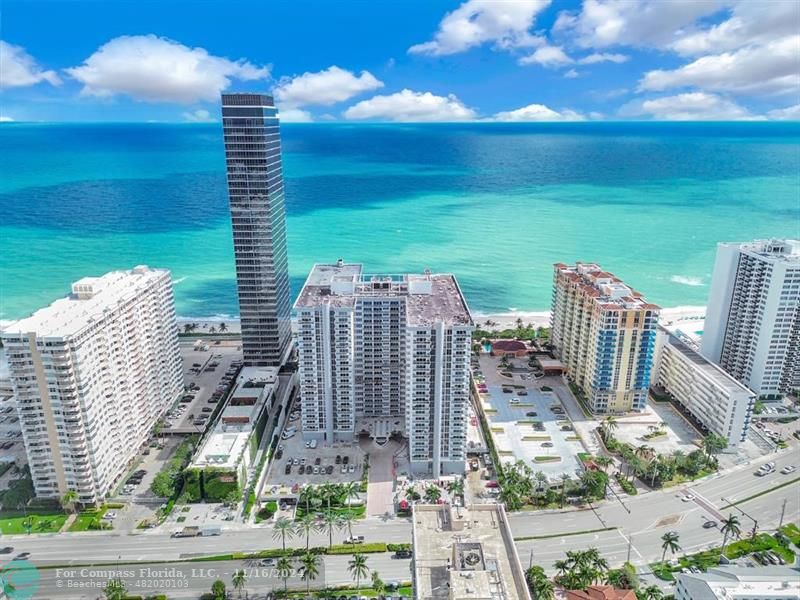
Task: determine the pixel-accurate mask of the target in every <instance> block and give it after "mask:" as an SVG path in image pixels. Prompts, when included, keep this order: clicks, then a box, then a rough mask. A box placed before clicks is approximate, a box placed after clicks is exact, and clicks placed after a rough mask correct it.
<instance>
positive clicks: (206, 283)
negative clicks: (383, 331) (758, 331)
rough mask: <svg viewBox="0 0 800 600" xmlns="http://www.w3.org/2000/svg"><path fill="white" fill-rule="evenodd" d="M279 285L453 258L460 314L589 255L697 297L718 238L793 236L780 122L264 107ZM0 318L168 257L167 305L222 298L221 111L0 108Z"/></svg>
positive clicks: (666, 296) (795, 143)
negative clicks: (194, 116) (277, 198)
mask: <svg viewBox="0 0 800 600" xmlns="http://www.w3.org/2000/svg"><path fill="white" fill-rule="evenodd" d="M282 133H283V151H284V174H285V178H286V210H287V226H288V244H289V267H290V276H291V281H292V288H293V294H296V293H297V292H298V291H299V289H300V286H301V285H302V282H303V281H304V279H305V276H306V274H307V273H308V271H309V269H310V268H311V266H312V265H313V264H314V263H315V262H329V261H335V260H336V259H337V258H339V257H342V258H344V259H345V260H347V261H351V262H361V263H364V266H365V272H368V273H380V272H389V273H399V272H414V271H417V272H419V271H422V270H423V269H425V268H430V269H431V270H433V271H437V272H452V273H454V274H455V275H456V276H457V278H458V280H459V283H460V285H461V287H462V290H463V291H464V294H465V296H466V298H467V302H468V304H469V306H470V308H471V309H472V310H473V312H475V313H476V314H480V315H489V314H498V313H507V312H516V311H520V312H539V311H546V310H549V308H550V295H551V290H552V265H553V263H555V262H566V263H571V262H574V261H576V260H582V261H594V262H599V263H601V264H602V265H603V267H604V268H605V269H606V270H608V271H611V272H613V273H615V274H616V275H617V276H619V277H621V278H622V279H624V280H625V281H626V283H628V284H629V285H631V286H633V287H634V288H636V289H637V290H638V291H640V292H642V293H643V294H644V295H645V296H646V297H647V298H648V299H649V300H651V301H652V302H655V303H657V304H660V305H661V306H664V307H674V306H687V305H689V306H698V305H705V304H706V300H707V296H708V292H709V288H708V286H709V280H710V276H711V272H712V269H713V263H714V253H715V246H716V243H717V242H720V241H730V240H750V239H755V238H766V237H800V123H797V122H790V123H786V122H784V123H773V122H768V123H741V122H731V123H719V122H713V123H663V122H662V123H648V122H587V123H533V124H528V123H448V124H352V123H331V124H284V125H282ZM0 149H2V152H3V156H4V161H3V163H4V164H3V166H2V173H3V177H2V178H0V254H1V255H2V257H3V258H2V260H0V320H4V321H6V320H10V319H17V318H21V317H24V316H26V315H28V314H30V313H31V312H32V311H34V310H36V309H38V308H40V307H42V306H44V305H46V304H48V303H50V302H52V301H53V300H55V299H57V298H59V297H61V296H63V295H65V294H66V293H67V292H68V290H69V285H70V283H71V282H72V281H74V280H76V279H79V278H80V277H83V276H87V275H100V274H102V273H104V272H106V271H109V270H114V269H129V268H131V267H133V266H134V265H137V264H148V265H150V266H153V267H163V268H168V269H170V270H171V271H172V274H173V277H174V280H175V282H176V286H175V294H176V307H177V310H178V314H180V315H182V316H187V317H191V318H197V319H201V318H208V317H214V316H217V317H220V318H233V317H234V316H235V315H236V314H237V313H238V306H237V301H236V288H235V279H234V262H233V249H232V241H231V232H230V217H229V213H228V207H227V196H226V184H225V172H224V165H225V159H224V151H223V146H222V132H221V124H219V123H212V124H165V123H69V124H64V123H47V124H45V123H35V124H34V123H3V124H2V125H0Z"/></svg>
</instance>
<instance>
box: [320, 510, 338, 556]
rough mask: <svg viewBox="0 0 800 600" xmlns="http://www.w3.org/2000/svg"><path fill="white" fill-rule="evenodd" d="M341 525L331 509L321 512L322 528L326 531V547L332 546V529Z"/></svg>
mask: <svg viewBox="0 0 800 600" xmlns="http://www.w3.org/2000/svg"><path fill="white" fill-rule="evenodd" d="M340 527H341V520H340V519H339V515H337V514H336V513H335V512H333V511H332V510H326V511H325V512H324V513H322V529H324V530H327V531H328V548H330V547H332V546H333V530H334V529H339V528H340Z"/></svg>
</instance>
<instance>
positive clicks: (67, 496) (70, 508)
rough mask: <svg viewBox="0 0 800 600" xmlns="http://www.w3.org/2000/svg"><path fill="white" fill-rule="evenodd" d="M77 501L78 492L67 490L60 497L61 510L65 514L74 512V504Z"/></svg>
mask: <svg viewBox="0 0 800 600" xmlns="http://www.w3.org/2000/svg"><path fill="white" fill-rule="evenodd" d="M77 501H78V492H76V491H75V490H67V491H66V492H65V493H64V495H63V496H61V508H63V509H64V511H65V512H70V513H72V512H75V503H76V502H77Z"/></svg>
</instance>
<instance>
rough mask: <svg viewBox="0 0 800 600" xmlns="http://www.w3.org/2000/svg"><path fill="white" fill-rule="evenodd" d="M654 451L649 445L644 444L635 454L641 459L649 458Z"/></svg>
mask: <svg viewBox="0 0 800 600" xmlns="http://www.w3.org/2000/svg"><path fill="white" fill-rule="evenodd" d="M652 453H653V449H652V448H651V447H650V446H648V445H647V444H642V445H641V446H639V447H638V448H636V450H635V452H634V453H633V454H634V455H635V456H638V457H639V458H649V457H650V456H652Z"/></svg>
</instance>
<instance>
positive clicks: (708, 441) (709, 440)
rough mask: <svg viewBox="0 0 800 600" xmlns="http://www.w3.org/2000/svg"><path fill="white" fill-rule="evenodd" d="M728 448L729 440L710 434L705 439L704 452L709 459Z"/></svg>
mask: <svg viewBox="0 0 800 600" xmlns="http://www.w3.org/2000/svg"><path fill="white" fill-rule="evenodd" d="M727 447H728V440H726V439H725V438H724V437H722V436H721V435H719V434H716V433H709V434H708V435H707V436H706V437H704V438H703V450H705V453H706V456H708V458H713V457H714V455H716V454H719V453H720V452H722V451H723V450H725V448H727Z"/></svg>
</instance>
